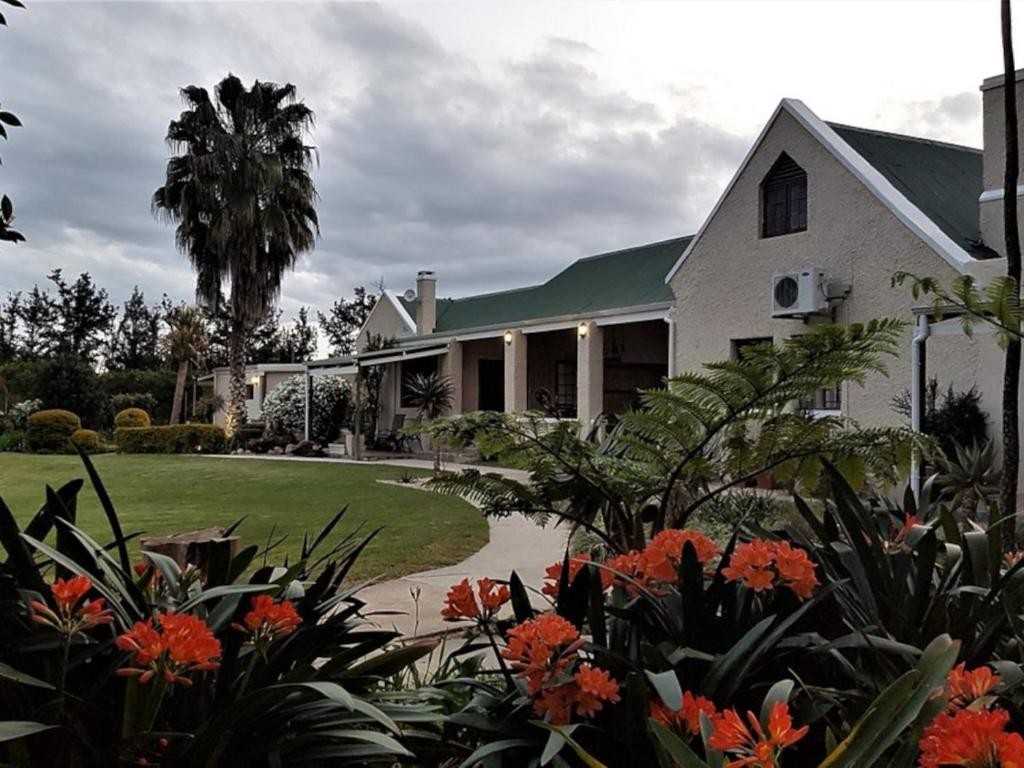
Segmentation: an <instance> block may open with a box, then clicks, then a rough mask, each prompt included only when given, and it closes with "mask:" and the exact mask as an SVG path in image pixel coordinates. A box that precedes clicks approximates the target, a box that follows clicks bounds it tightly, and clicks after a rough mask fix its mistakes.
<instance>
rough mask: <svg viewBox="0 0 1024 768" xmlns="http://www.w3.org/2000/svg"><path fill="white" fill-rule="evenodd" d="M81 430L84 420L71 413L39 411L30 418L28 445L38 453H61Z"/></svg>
mask: <svg viewBox="0 0 1024 768" xmlns="http://www.w3.org/2000/svg"><path fill="white" fill-rule="evenodd" d="M81 428H82V420H81V419H80V418H78V416H76V415H75V414H73V413H72V412H71V411H65V410H61V409H53V410H49V411H37V412H36V413H33V414H32V415H31V416H29V417H28V429H27V434H26V444H27V446H28V449H29V450H30V451H36V452H37V453H59V452H60V451H63V450H66V449H67V447H68V440H69V439H70V438H71V435H73V434H74V433H75V432H76V431H77V430H79V429H81Z"/></svg>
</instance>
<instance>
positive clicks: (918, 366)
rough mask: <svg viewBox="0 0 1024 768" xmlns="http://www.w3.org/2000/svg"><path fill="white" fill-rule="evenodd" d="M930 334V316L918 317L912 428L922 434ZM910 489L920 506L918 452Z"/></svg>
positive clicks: (913, 353) (913, 350) (913, 348)
mask: <svg viewBox="0 0 1024 768" xmlns="http://www.w3.org/2000/svg"><path fill="white" fill-rule="evenodd" d="M930 332H931V331H930V329H929V326H928V316H927V315H918V316H917V326H916V328H915V329H914V336H913V339H912V341H911V347H910V428H911V429H912V430H913V431H914V432H920V431H921V427H922V420H923V414H924V403H923V402H921V401H922V399H923V395H924V377H925V371H926V367H927V357H926V351H927V341H928V336H929V334H930ZM910 487H911V489H912V490H913V492H914V499H915V500H916V501H917V502H918V503H919V504H920V501H921V498H920V496H921V464H920V461H919V459H918V456H917V451H914V452H913V453H912V454H911V457H910Z"/></svg>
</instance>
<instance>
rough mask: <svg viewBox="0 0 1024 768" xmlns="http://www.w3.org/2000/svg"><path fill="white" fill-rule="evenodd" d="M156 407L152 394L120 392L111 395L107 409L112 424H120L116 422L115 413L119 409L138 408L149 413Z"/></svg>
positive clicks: (118, 411) (119, 410) (117, 412)
mask: <svg viewBox="0 0 1024 768" xmlns="http://www.w3.org/2000/svg"><path fill="white" fill-rule="evenodd" d="M156 407H157V402H156V398H155V397H153V395H151V394H150V393H149V392H122V393H121V394H117V395H112V396H111V398H110V408H109V409H108V410H109V412H110V413H111V414H112V416H113V419H114V424H115V425H116V426H121V425H118V424H117V414H119V413H120V412H121V411H123V410H125V409H127V408H138V409H139V410H142V411H145V412H146V413H147V414H149V413H150V412H151V411H154V410H156ZM131 426H136V425H131ZM137 426H148V425H137Z"/></svg>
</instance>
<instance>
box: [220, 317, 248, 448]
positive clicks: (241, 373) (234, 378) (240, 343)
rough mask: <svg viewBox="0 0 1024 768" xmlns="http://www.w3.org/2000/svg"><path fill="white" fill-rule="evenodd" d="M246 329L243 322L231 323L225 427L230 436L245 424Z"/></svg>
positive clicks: (233, 321) (235, 320) (234, 321)
mask: <svg viewBox="0 0 1024 768" xmlns="http://www.w3.org/2000/svg"><path fill="white" fill-rule="evenodd" d="M245 336H246V334H245V327H244V325H243V323H242V321H241V320H238V319H233V320H232V321H231V343H230V345H229V348H228V365H229V366H230V373H229V376H228V412H227V419H226V422H225V427H226V429H227V433H228V435H232V434H234V432H235V430H236V429H238V427H240V426H241V425H242V424H245V422H246V418H247V416H248V413H247V412H246V407H245V347H246V344H245Z"/></svg>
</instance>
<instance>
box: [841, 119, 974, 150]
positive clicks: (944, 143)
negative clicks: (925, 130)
mask: <svg viewBox="0 0 1024 768" xmlns="http://www.w3.org/2000/svg"><path fill="white" fill-rule="evenodd" d="M826 125H828V126H829V127H830V128H832V129H833V130H834V129H837V128H838V129H842V130H848V131H859V132H860V133H870V134H873V135H875V136H887V137H889V138H893V139H902V140H904V141H916V142H918V143H919V144H930V145H932V146H934V147H945V148H947V149H958V150H963V151H966V152H973V153H975V154H979V155H980V154H982V153H983V152H984V150H982V149H979V148H978V147H969V146H967V145H966V144H954V143H953V142H951V141H941V140H939V139H929V138H925V137H923V136H911V135H910V134H907V133H896V132H895V131H880V130H878V129H876V128H862V127H861V126H859V125H847V124H846V123H833V122H831V121H826Z"/></svg>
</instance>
